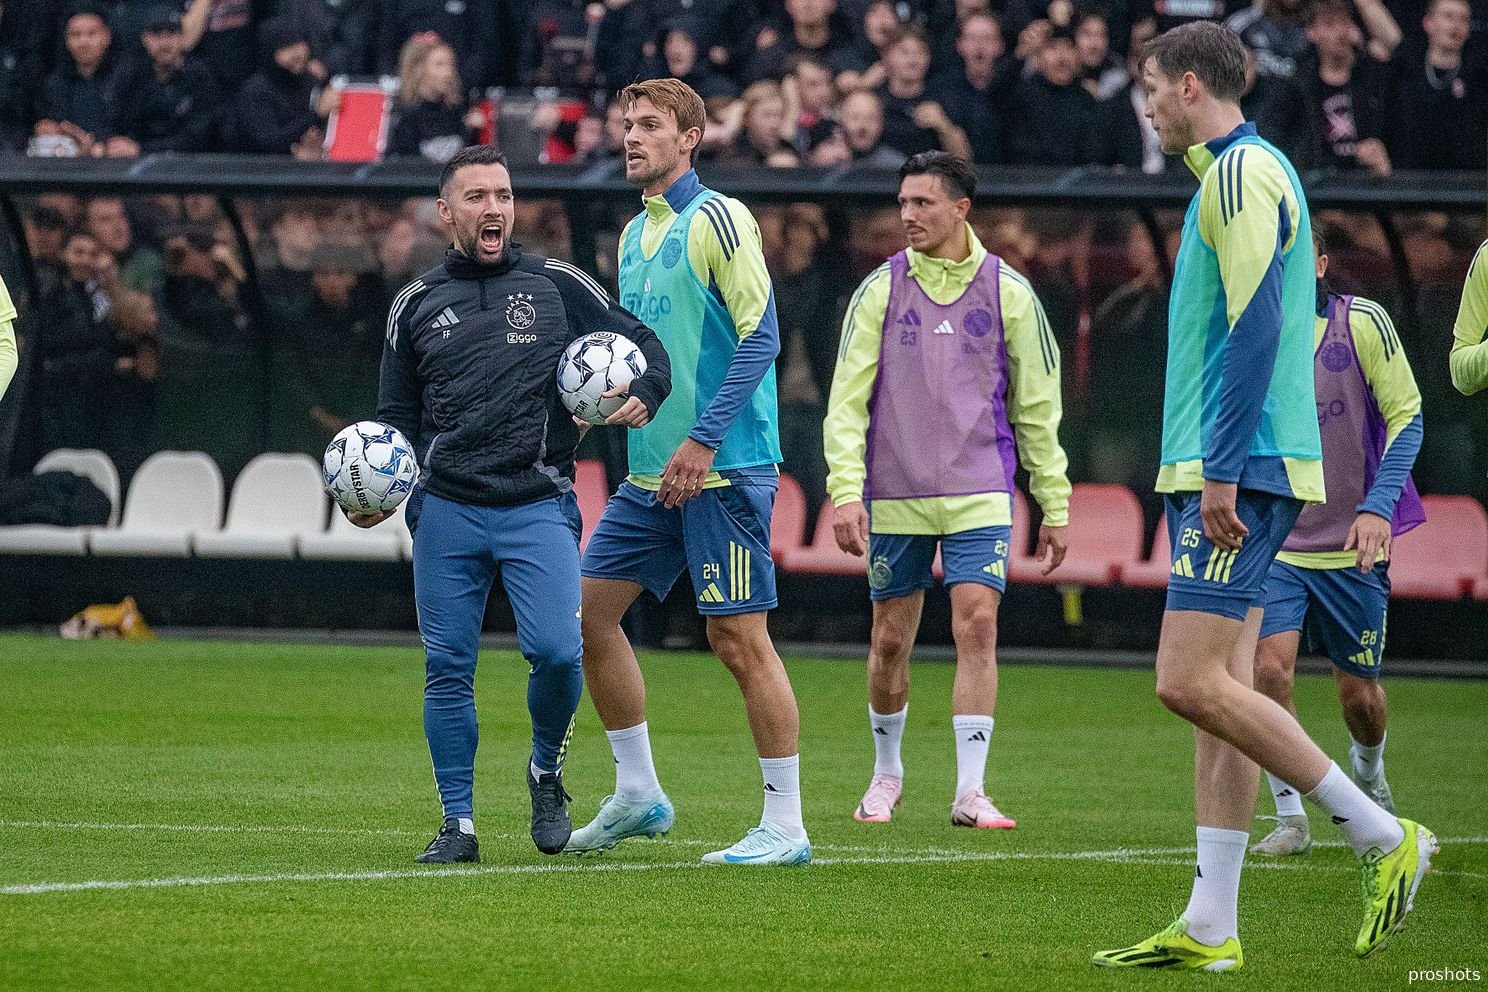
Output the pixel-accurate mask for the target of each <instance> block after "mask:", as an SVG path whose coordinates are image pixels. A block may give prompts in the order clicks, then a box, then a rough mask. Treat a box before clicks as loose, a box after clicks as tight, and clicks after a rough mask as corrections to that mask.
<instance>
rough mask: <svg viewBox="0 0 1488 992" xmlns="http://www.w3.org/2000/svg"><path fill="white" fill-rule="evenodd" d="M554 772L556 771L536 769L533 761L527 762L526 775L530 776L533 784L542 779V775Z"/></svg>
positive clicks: (535, 763)
mask: <svg viewBox="0 0 1488 992" xmlns="http://www.w3.org/2000/svg"><path fill="white" fill-rule="evenodd" d="M554 771H556V769H553V768H539V767H537V762H535V761H529V762H527V774H528V775H531V776H532V781H534V782H536V781H537V780H538V779H540V778H542V777H543V776H544V775H551V774H553V772H554Z"/></svg>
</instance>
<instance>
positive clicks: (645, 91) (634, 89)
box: [620, 79, 708, 135]
mask: <svg viewBox="0 0 1488 992" xmlns="http://www.w3.org/2000/svg"><path fill="white" fill-rule="evenodd" d="M643 97H644V98H645V99H647V100H650V101H651V105H652V106H654V107H655V108H656V109H657V110H660V111H663V112H665V113H669V114H671V115H672V116H673V117H674V118H676V120H677V130H678V131H690V130H691V129H692V128H697V129H698V133H699V134H700V135H701V133H702V132H704V131H706V130H707V127H708V113H707V111H706V110H704V109H703V98H702V97H700V96H698V95H697V92H696V91H695V90H694V89H693V88H692V87H691V86H688V85H687V84H686V83H684V82H682V80H680V79H647V80H645V81H643V82H639V83H631V84H630V85H629V86H627V87H625V89H623V90H621V91H620V103H621V105H622V106H624V107H625V109H627V110H629V109H630V107H631V105H632V104H634V103H635V102H636V101H637V100H640V99H642V98H643Z"/></svg>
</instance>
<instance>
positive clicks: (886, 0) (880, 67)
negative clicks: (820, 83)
mask: <svg viewBox="0 0 1488 992" xmlns="http://www.w3.org/2000/svg"><path fill="white" fill-rule="evenodd" d="M903 27H904V25H903V24H902V23H901V22H900V20H899V14H898V11H897V10H896V9H895V7H894V4H893V3H891V2H890V0H873V2H872V3H870V4H869V5H868V6H867V8H866V9H865V10H864V11H863V19H862V21H861V22H860V23H859V24H858V26H857V32H858V37H857V39H856V41H855V42H854V45H853V48H854V51H855V53H856V57H857V63H858V64H857V66H854V67H849V68H846V69H843V68H837V70H836V71H837V79H836V82H837V88H838V89H840V90H842V91H843V92H844V93H850V92H852V91H853V90H876V89H878V88H879V87H880V86H882V85H883V84H884V80H885V79H887V78H888V74H887V72H886V71H885V69H884V62H883V60H884V53H885V52H886V51H887V50H888V47H889V45H890V44H892V43H893V41H894V39H895V38H897V37H899V32H900V30H901V29H902V28H903ZM860 70H861V71H860Z"/></svg>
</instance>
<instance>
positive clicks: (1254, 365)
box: [1204, 259, 1282, 482]
mask: <svg viewBox="0 0 1488 992" xmlns="http://www.w3.org/2000/svg"><path fill="white" fill-rule="evenodd" d="M1281 277H1282V270H1281V264H1280V260H1279V259H1276V260H1273V262H1272V264H1271V266H1270V267H1269V268H1268V269H1267V271H1266V274H1265V275H1264V276H1262V277H1261V282H1260V285H1258V286H1257V287H1256V290H1255V293H1254V294H1253V295H1252V296H1251V298H1250V302H1249V303H1248V304H1247V305H1246V307H1245V310H1244V311H1243V312H1242V313H1241V314H1240V318H1239V319H1238V320H1236V321H1235V325H1234V327H1233V328H1231V330H1230V336H1229V339H1228V341H1227V342H1226V344H1225V355H1224V372H1223V378H1222V380H1221V385H1220V394H1219V412H1218V414H1217V415H1216V416H1215V418H1214V429H1213V431H1212V432H1211V433H1210V437H1209V447H1208V450H1207V451H1206V452H1205V453H1204V478H1205V479H1208V480H1210V481H1213V482H1239V481H1240V471H1241V469H1242V468H1244V467H1245V460H1246V458H1247V457H1249V455H1250V447H1251V442H1252V441H1253V440H1254V439H1255V435H1256V431H1257V430H1258V429H1259V428H1260V426H1261V410H1262V407H1263V406H1264V405H1265V402H1266V391H1267V389H1268V387H1269V386H1270V384H1271V374H1272V372H1273V371H1274V370H1275V368H1276V352H1277V349H1278V348H1279V347H1280V346H1281V281H1282V279H1281Z"/></svg>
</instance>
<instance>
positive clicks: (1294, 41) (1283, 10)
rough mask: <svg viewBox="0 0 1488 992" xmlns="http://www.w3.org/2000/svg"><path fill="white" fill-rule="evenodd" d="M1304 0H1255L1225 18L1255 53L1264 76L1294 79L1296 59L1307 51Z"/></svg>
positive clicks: (1257, 68)
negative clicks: (1251, 4)
mask: <svg viewBox="0 0 1488 992" xmlns="http://www.w3.org/2000/svg"><path fill="white" fill-rule="evenodd" d="M1305 14H1306V12H1305V10H1304V9H1303V0H1255V3H1254V5H1253V6H1250V7H1247V8H1246V9H1245V10H1242V11H1240V12H1239V13H1238V14H1235V15H1234V16H1233V17H1230V18H1229V19H1228V20H1226V21H1225V27H1227V28H1229V29H1230V30H1231V31H1234V32H1235V33H1236V34H1238V35H1239V36H1240V40H1241V41H1243V42H1245V47H1246V48H1248V49H1250V50H1251V51H1253V52H1255V54H1256V71H1258V72H1259V73H1260V74H1261V75H1263V76H1274V77H1275V78H1277V79H1291V78H1292V76H1293V74H1295V73H1296V71H1297V59H1299V58H1300V57H1301V56H1302V53H1303V52H1304V51H1306V50H1307V31H1306V29H1305V28H1304V27H1303V22H1304V18H1305Z"/></svg>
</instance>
